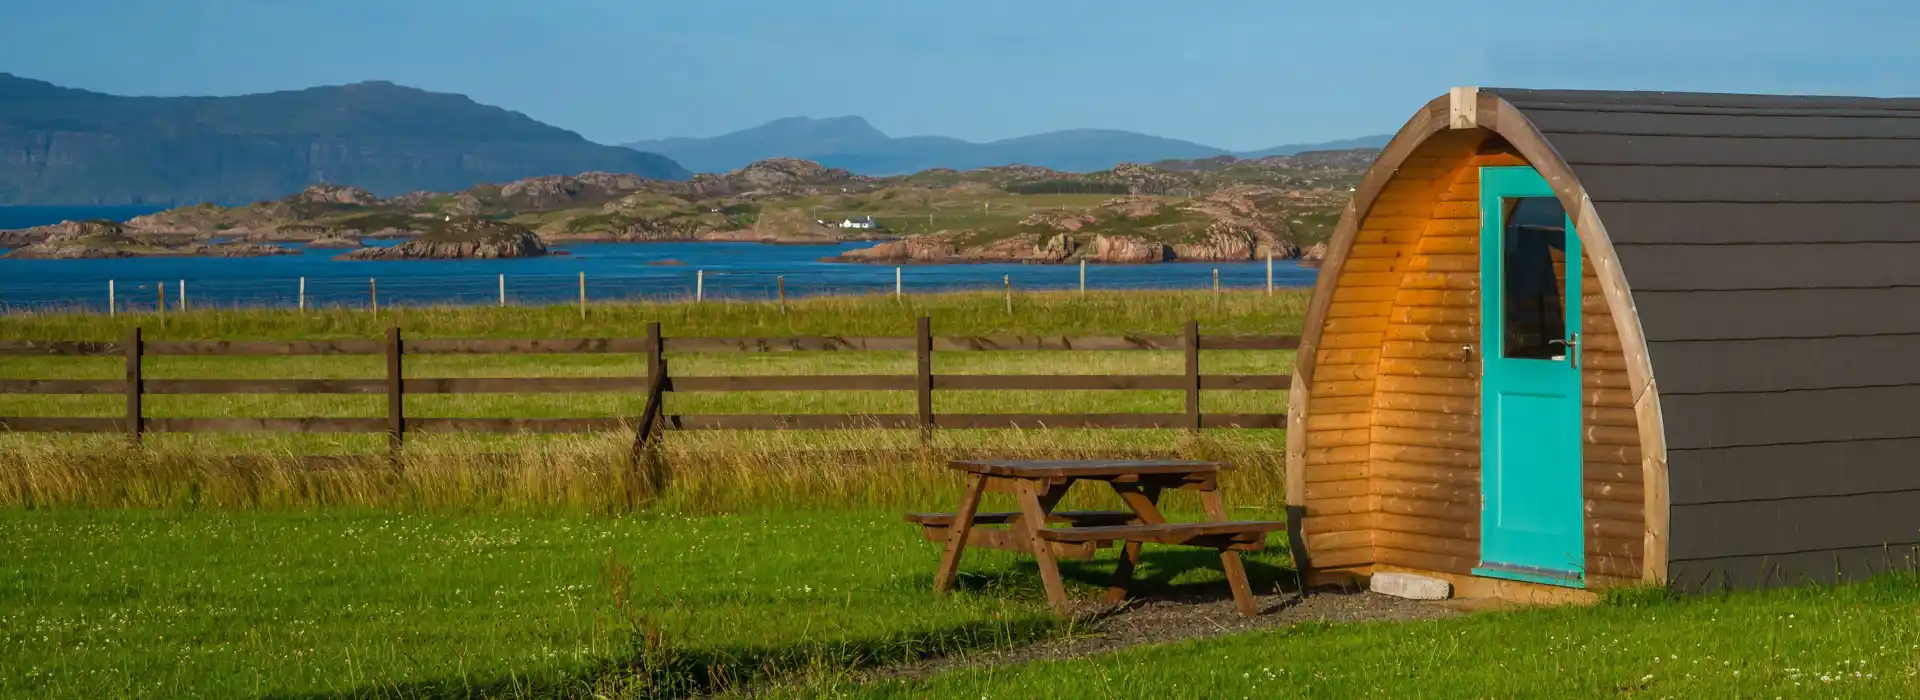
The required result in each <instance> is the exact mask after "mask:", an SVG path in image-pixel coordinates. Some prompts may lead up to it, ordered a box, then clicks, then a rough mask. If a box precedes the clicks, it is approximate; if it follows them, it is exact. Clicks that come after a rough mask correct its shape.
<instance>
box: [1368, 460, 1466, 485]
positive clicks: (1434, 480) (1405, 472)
mask: <svg viewBox="0 0 1920 700" xmlns="http://www.w3.org/2000/svg"><path fill="white" fill-rule="evenodd" d="M1367 474H1368V475H1370V476H1373V477H1376V478H1379V479H1382V480H1387V479H1393V480H1399V481H1407V482H1414V483H1425V484H1435V485H1446V486H1472V487H1475V488H1478V487H1479V485H1480V470H1479V469H1475V468H1471V467H1450V466H1446V465H1442V464H1421V463H1419V462H1387V461H1376V462H1373V463H1371V464H1369V465H1368V466H1367Z"/></svg>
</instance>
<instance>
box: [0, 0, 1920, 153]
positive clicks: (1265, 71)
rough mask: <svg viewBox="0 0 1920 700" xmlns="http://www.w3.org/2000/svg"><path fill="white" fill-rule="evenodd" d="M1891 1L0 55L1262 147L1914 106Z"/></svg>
mask: <svg viewBox="0 0 1920 700" xmlns="http://www.w3.org/2000/svg"><path fill="white" fill-rule="evenodd" d="M1917 23H1920V4H1916V3H1904V2H1893V1H1888V0H1853V1H1851V2H1844V1H1843V2H1835V1H1828V2H1820V3H1815V2H1787V1H1784V0H1748V1H1746V2H1735V1H1732V0H1611V1H1608V0H1600V1H1598V2H1578V3H1576V2H1553V1H1551V0H1535V1H1532V2H1512V1H1509V0H1480V1H1479V2H1475V3H1442V2H1434V1H1432V0H1417V1H1416V0H1379V1H1367V0H1342V1H1336V2H1311V3H1302V2H1292V1H1290V0H1264V1H1258V2H1254V1H1244V0H1186V1H1185V2H1168V1H1165V0H1160V1H1156V2H1136V1H1133V0H1104V1H1095V0H1021V1H1017V2H1016V1H1010V0H966V1H964V2H963V1H960V0H948V1H939V0H811V1H802V0H542V1H540V2H507V1H505V0H387V1H373V0H331V1H328V2H305V1H295V0H4V2H0V32H3V33H0V37H4V38H3V39H0V71H5V72H11V73H16V74H20V75H24V76H27V77H33V78H40V79H43V80H49V81H53V82H56V83H59V84H62V85H68V86H73V87H82V88H87V89H92V90H100V91H105V92H113V93H120V94H140V95H181V94H204V95H227V94H239V93H247V92H261V91H270V90H278V89H289V88H297V87H307V86H312V85H320V84H339V83H347V82H354V81H360V80H371V79H382V80H391V81H393V82H397V83H401V84H405V85H411V86H415V87H421V88H426V89H430V90H436V91H444V92H457V93H463V94H467V95H471V96H472V97H474V99H476V100H479V101H481V102H484V103H488V104H494V105H499V106H502V107H507V108H509V109H514V110H518V111H521V112H525V113H527V114H529V115H531V116H533V117H535V118H537V119H540V120H542V121H546V122H548V123H552V124H555V125H558V126H562V127H566V128H569V129H573V130H575V131H578V132H580V133H582V134H584V135H585V136H587V137H588V138H591V139H594V140H596V141H602V142H608V143H614V142H622V141H629V140H634V139H639V138H652V137H661V136H682V135H686V136H705V135H712V134H717V133H721V132H725V131H730V130H733V129H738V128H744V127H748V126H753V125H755V124H758V123H761V122H765V121H767V120H770V119H774V118H778V117H784V116H795V115H804V116H837V115H842V114H858V115H861V116H864V117H867V118H868V119H869V120H870V121H872V122H873V123H874V125H875V126H877V127H879V128H880V129H882V130H884V131H886V132H888V133H890V134H893V135H895V136H905V135H913V134H940V135H947V136H957V137H961V138H968V139H975V140H986V139H994V138H1004V137H1009V136H1019V135H1025V134H1030V133H1035V132H1040V131H1048V130H1053V129H1066V128H1078V127H1104V128H1118V129H1129V130H1134V131H1142V132H1147V133H1152V134H1157V135H1162V136H1170V137H1175V138H1183V139H1189V140H1194V141H1199V142H1203V143H1208V144H1212V145H1216V146H1220V147H1224V148H1233V149H1254V148H1260V147H1265V146H1271V145H1276V144H1280V143H1291V142H1302V141H1319V140H1328V139H1335V138H1344V137H1350V136H1357V135H1362V134H1370V133H1383V132H1390V131H1392V130H1394V129H1395V128H1397V127H1398V126H1399V124H1400V123H1401V122H1403V121H1404V120H1405V119H1406V117H1407V116H1408V115H1409V114H1411V113H1412V111H1413V109H1414V108H1415V107H1416V106H1417V105H1419V104H1421V103H1422V102H1424V101H1425V100H1426V99H1428V98H1431V97H1433V96H1435V95H1438V94H1440V93H1443V92H1445V91H1446V88H1447V87H1448V86H1451V85H1503V86H1521V87H1580V88H1609V89H1675V90H1710V91H1749V92H1812V93H1829V94H1862V95H1916V94H1920V50H1914V49H1908V48H1904V47H1906V46H1908V45H1911V44H1914V43H1916V42H1914V41H1913V40H1912V39H1911V31H1912V27H1914V26H1916V24H1917Z"/></svg>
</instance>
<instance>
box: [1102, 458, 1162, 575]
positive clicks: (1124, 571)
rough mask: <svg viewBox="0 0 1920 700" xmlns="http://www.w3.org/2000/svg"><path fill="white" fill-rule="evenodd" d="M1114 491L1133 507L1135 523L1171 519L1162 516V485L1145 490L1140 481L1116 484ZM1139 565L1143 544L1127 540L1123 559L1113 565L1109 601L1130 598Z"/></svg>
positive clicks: (1150, 522) (1160, 521)
mask: <svg viewBox="0 0 1920 700" xmlns="http://www.w3.org/2000/svg"><path fill="white" fill-rule="evenodd" d="M1113 490H1114V492H1115V493H1118V494H1120V500H1121V501H1124V502H1125V503H1126V504H1127V507H1128V508H1131V509H1133V514H1134V516H1135V517H1134V521H1135V522H1139V523H1144V524H1148V525H1158V524H1160V523H1164V522H1166V521H1167V519H1166V518H1164V517H1161V515H1160V508H1159V503H1160V489H1159V487H1154V488H1150V489H1142V488H1140V486H1138V485H1136V484H1114V485H1113ZM1139 564H1140V543H1139V542H1127V543H1126V544H1125V545H1124V546H1123V547H1122V548H1121V550H1120V562H1119V563H1118V564H1116V565H1114V567H1113V580H1112V581H1110V582H1108V583H1107V602H1108V603H1119V602H1122V601H1125V600H1126V599H1127V585H1128V584H1129V583H1132V582H1133V570H1134V567H1136V566H1138V565H1139Z"/></svg>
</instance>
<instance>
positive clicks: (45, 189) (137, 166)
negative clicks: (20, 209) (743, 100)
mask: <svg viewBox="0 0 1920 700" xmlns="http://www.w3.org/2000/svg"><path fill="white" fill-rule="evenodd" d="M584 171H606V172H616V173H632V174H635V175H640V176H643V177H650V178H662V179H684V178H686V177H687V176H689V175H690V174H691V173H689V172H687V170H686V169H684V168H682V167H680V166H679V164H677V163H674V162H673V161H672V160H669V159H668V158H666V157H664V156H660V155H656V154H652V153H643V152H638V151H634V150H631V149H626V148H620V147H616V146H604V145H600V144H595V143H592V142H590V141H587V140H586V139H585V138H582V137H581V136H580V135H579V134H575V133H573V132H571V131H567V130H565V129H560V128H558V127H554V126H549V125H547V124H542V123H540V122H538V121H535V120H534V119H532V118H530V117H528V116H526V115H524V114H520V113H518V112H512V111H508V110H505V109H501V108H498V107H490V106H487V105H482V104H479V103H476V102H474V101H473V100H471V99H468V98H466V97H464V96H461V95H449V94H441V93H433V92H427V91H424V90H418V89H414V88H408V87H402V86H399V85H394V84H392V83H386V82H366V83H355V84H352V85H342V86H331V87H316V88H309V89H305V90H294V91H288V92H275V93H265V94H258V95H242V96H236V97H121V96H116V95H107V94H102V93H97V92H89V91H86V90H76V89H71V88H64V87H60V86H57V85H53V84H51V83H47V82H43V81H39V80H30V79H27V78H21V77H17V76H13V75H9V74H6V73H0V204H60V205H72V204H186V203H198V202H203V201H211V202H221V203H234V202H248V201H255V200H263V199H273V198H277V197H281V196H284V195H287V194H289V193H292V192H298V191H300V190H301V189H302V188H305V187H307V186H308V185H312V184H316V183H321V182H327V183H333V184H337V185H351V186H355V187H361V188H365V189H367V190H369V191H371V192H373V193H375V194H379V195H387V196H390V195H396V194H400V193H403V192H409V191H414V190H438V191H448V190H459V189H463V188H466V187H471V186H473V185H476V184H480V183H483V182H504V181H510V180H518V179H523V178H528V177H535V176H541V175H553V174H562V173H578V172H584Z"/></svg>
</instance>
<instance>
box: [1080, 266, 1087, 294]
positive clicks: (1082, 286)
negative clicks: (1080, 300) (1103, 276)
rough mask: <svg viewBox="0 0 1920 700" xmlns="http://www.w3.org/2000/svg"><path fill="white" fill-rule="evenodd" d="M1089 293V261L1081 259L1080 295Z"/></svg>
mask: <svg viewBox="0 0 1920 700" xmlns="http://www.w3.org/2000/svg"><path fill="white" fill-rule="evenodd" d="M1086 295H1087V261H1085V260H1081V261H1080V296H1086Z"/></svg>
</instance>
